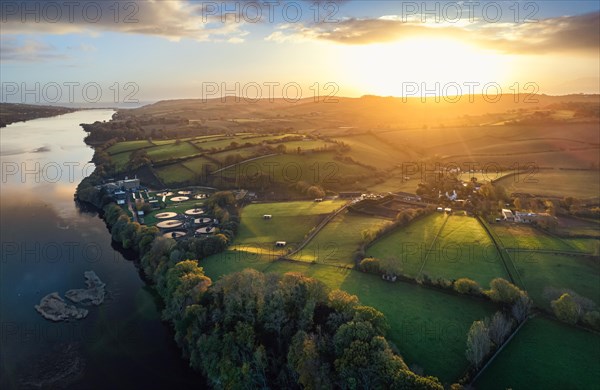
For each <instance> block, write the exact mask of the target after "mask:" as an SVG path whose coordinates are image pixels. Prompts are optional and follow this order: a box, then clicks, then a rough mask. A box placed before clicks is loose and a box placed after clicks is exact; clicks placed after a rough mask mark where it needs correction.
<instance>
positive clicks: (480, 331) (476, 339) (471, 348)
mask: <svg viewBox="0 0 600 390" xmlns="http://www.w3.org/2000/svg"><path fill="white" fill-rule="evenodd" d="M491 348H492V341H491V340H490V336H489V334H488V329H487V327H486V326H485V323H484V322H483V321H474V322H473V325H471V328H470V329H469V333H468V334H467V351H466V355H467V360H468V361H469V362H471V364H473V365H474V366H475V368H479V366H480V365H481V363H482V362H483V359H484V358H485V357H486V356H487V355H488V353H490V350H491Z"/></svg>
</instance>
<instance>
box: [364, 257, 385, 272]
mask: <svg viewBox="0 0 600 390" xmlns="http://www.w3.org/2000/svg"><path fill="white" fill-rule="evenodd" d="M359 267H360V270H361V271H363V272H368V273H370V274H380V273H381V262H380V261H379V259H375V258H373V257H366V258H364V259H362V260H361V261H360V264H359Z"/></svg>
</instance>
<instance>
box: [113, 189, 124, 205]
mask: <svg viewBox="0 0 600 390" xmlns="http://www.w3.org/2000/svg"><path fill="white" fill-rule="evenodd" d="M113 197H114V198H115V200H116V201H117V204H118V205H124V204H125V200H126V199H127V193H126V192H125V191H116V192H115V193H114V194H113Z"/></svg>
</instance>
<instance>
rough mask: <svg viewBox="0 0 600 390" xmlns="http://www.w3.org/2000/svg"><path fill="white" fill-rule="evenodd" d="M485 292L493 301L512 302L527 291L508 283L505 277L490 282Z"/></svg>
mask: <svg viewBox="0 0 600 390" xmlns="http://www.w3.org/2000/svg"><path fill="white" fill-rule="evenodd" d="M486 294H487V295H488V296H489V297H490V298H491V299H492V300H493V301H494V302H502V303H508V304H512V303H514V302H516V301H517V299H519V297H521V296H522V295H527V293H526V292H525V291H523V290H521V289H520V288H518V287H517V286H515V285H514V284H512V283H510V282H509V281H507V280H506V279H502V278H496V279H494V280H492V282H491V283H490V289H489V290H488V291H486Z"/></svg>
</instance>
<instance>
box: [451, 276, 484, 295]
mask: <svg viewBox="0 0 600 390" xmlns="http://www.w3.org/2000/svg"><path fill="white" fill-rule="evenodd" d="M454 290H455V291H456V292H458V293H460V294H469V295H479V294H481V286H479V284H478V283H477V282H476V281H474V280H471V279H469V278H460V279H457V280H456V281H455V282H454Z"/></svg>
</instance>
